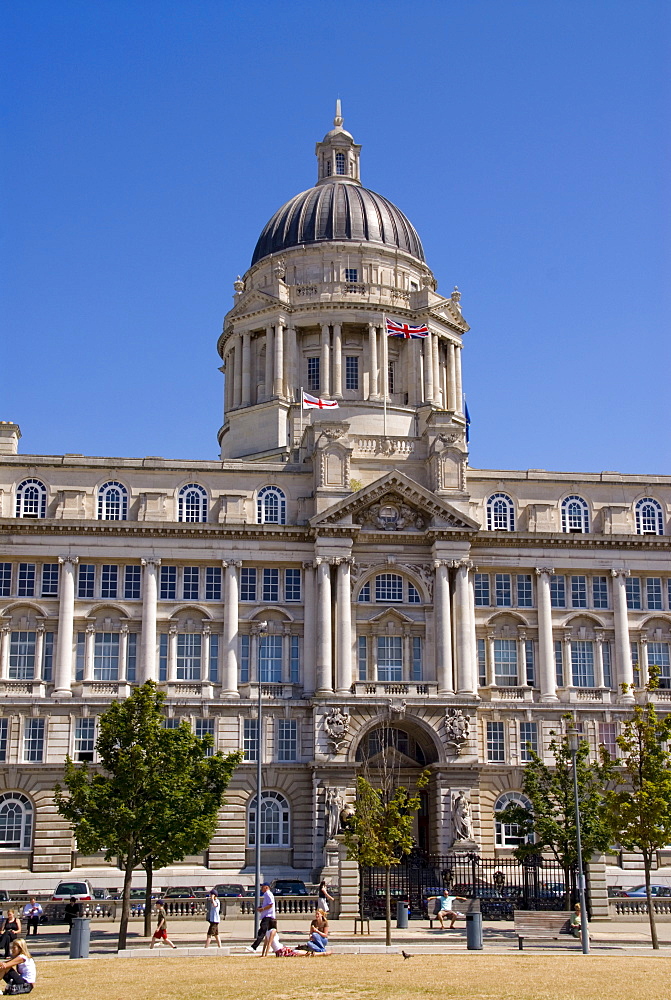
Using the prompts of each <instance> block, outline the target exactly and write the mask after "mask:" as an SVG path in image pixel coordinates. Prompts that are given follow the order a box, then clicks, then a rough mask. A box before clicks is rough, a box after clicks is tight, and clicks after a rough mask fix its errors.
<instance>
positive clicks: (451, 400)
mask: <svg viewBox="0 0 671 1000" xmlns="http://www.w3.org/2000/svg"><path fill="white" fill-rule="evenodd" d="M455 355H456V348H455V346H454V344H453V343H452V341H450V342H449V344H448V345H447V408H448V410H450V411H451V412H452V413H454V411H455V410H456V408H457V372H456V364H457V361H456V357H455Z"/></svg>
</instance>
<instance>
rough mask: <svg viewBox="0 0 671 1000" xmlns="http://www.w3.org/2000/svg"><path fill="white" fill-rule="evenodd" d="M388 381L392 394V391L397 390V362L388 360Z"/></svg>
mask: <svg viewBox="0 0 671 1000" xmlns="http://www.w3.org/2000/svg"><path fill="white" fill-rule="evenodd" d="M387 383H388V385H389V388H388V390H387V391H388V392H389V395H390V396H391V394H392V393H394V392H396V389H395V388H394V386H395V385H396V362H395V361H389V362H387Z"/></svg>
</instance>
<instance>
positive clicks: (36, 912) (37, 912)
mask: <svg viewBox="0 0 671 1000" xmlns="http://www.w3.org/2000/svg"><path fill="white" fill-rule="evenodd" d="M43 912H44V911H43V909H42V907H41V906H40V904H39V903H37V902H36V901H35V897H34V896H31V897H30V902H29V903H26V905H25V906H24V907H23V919H24V921H25V924H26V937H28V935H29V934H30V928H31V927H32V929H33V936H34V935H35V934H37V928H38V926H39V923H40V920H41V919H42V914H43Z"/></svg>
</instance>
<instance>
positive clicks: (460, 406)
mask: <svg viewBox="0 0 671 1000" xmlns="http://www.w3.org/2000/svg"><path fill="white" fill-rule="evenodd" d="M454 382H455V389H456V393H457V399H456V403H457V405H456V408H455V413H463V412H464V393H463V389H462V388H461V347H459V346H455V349H454Z"/></svg>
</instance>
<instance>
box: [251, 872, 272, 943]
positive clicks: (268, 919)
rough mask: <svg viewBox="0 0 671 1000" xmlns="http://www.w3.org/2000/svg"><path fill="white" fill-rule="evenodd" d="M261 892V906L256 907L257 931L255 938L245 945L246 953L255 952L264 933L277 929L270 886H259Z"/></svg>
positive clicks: (266, 884)
mask: <svg viewBox="0 0 671 1000" xmlns="http://www.w3.org/2000/svg"><path fill="white" fill-rule="evenodd" d="M261 890H262V892H263V896H262V898H261V905H260V906H258V907H257V912H258V913H260V914H261V915H262V916H261V921H260V923H259V929H258V931H257V934H256V937H255V938H254V940H253V941H252V943H251V944H248V945H247V951H256V949H257V948H258V946H259V945H260V944H261V942H262V941H263V939H264V938H265V936H266V933H267V932H268V931H270V930H276V929H277V914H276V910H275V897H274V896H273V894H272V892H271V891H270V886H269V885H268V883H267V882H264V883H263V884H262V885H261Z"/></svg>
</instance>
